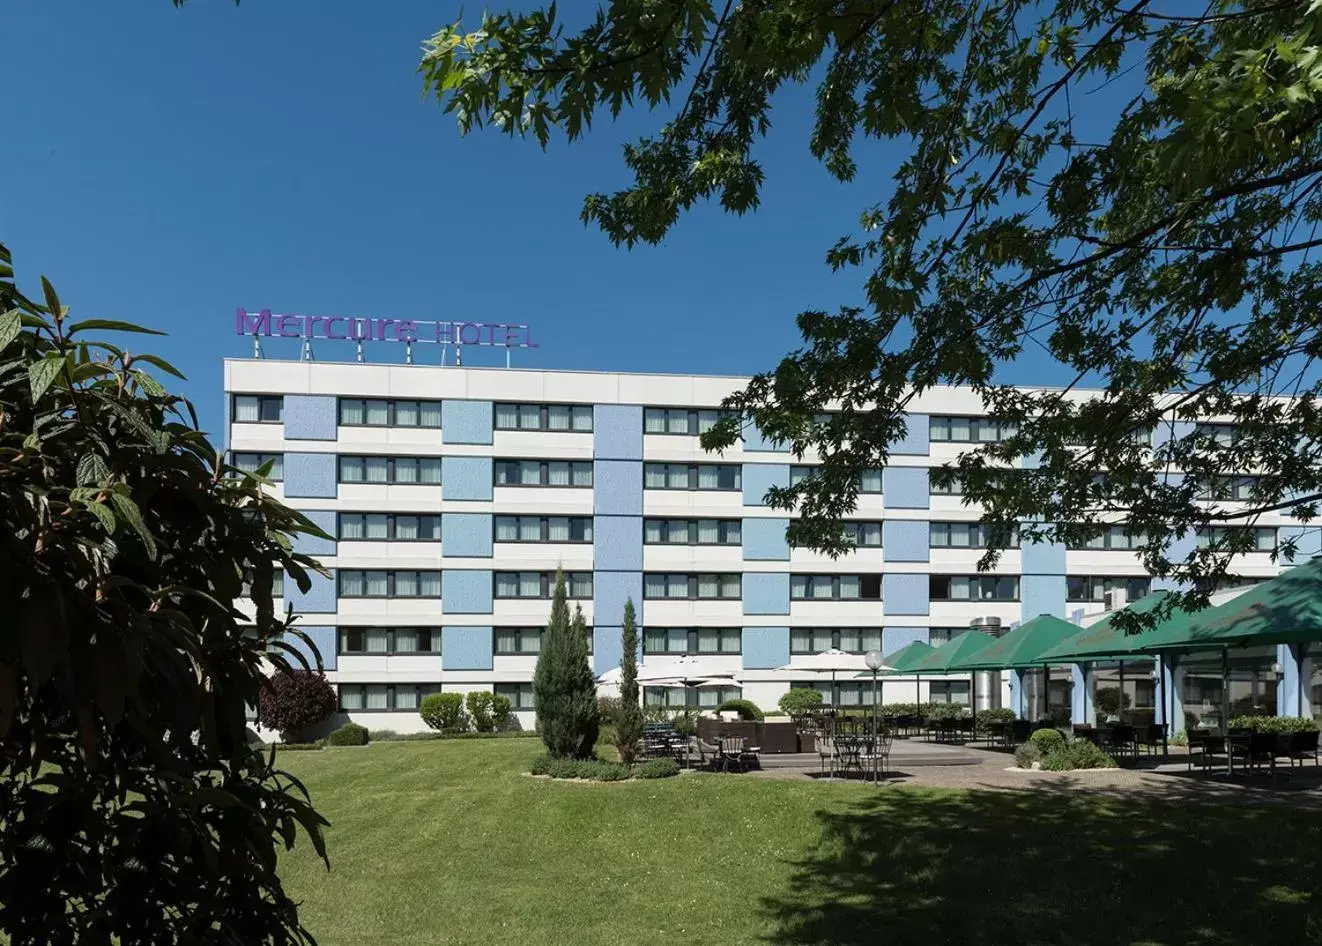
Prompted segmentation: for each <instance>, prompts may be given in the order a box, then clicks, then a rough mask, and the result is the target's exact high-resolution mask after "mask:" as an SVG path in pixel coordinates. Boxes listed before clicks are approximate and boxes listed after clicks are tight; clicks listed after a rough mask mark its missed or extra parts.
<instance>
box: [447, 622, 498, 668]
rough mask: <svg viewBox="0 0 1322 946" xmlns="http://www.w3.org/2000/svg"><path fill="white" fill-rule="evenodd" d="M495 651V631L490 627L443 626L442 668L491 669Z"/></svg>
mask: <svg viewBox="0 0 1322 946" xmlns="http://www.w3.org/2000/svg"><path fill="white" fill-rule="evenodd" d="M494 652H495V646H494V643H493V633H492V630H491V628H489V627H456V626H454V625H448V626H446V627H442V628H441V669H442V671H447V670H490V669H491V668H492V666H493V663H492V654H493V653H494Z"/></svg>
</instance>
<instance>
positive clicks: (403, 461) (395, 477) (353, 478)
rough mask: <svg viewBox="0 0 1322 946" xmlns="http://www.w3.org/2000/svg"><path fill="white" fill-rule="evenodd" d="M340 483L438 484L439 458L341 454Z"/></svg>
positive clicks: (439, 480)
mask: <svg viewBox="0 0 1322 946" xmlns="http://www.w3.org/2000/svg"><path fill="white" fill-rule="evenodd" d="M339 468H340V482H341V483H390V484H395V485H412V484H418V485H421V486H440V485H441V458H440V457H340V464H339Z"/></svg>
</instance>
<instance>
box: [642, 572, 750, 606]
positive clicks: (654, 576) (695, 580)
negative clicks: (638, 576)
mask: <svg viewBox="0 0 1322 946" xmlns="http://www.w3.org/2000/svg"><path fill="white" fill-rule="evenodd" d="M741 588H742V585H741V583H740V576H739V574H738V573H737V572H724V573H719V574H710V573H708V574H697V575H686V574H665V573H662V572H646V573H645V574H644V575H643V597H644V598H692V599H720V600H731V599H737V598H739V597H740V596H741V595H742V591H741Z"/></svg>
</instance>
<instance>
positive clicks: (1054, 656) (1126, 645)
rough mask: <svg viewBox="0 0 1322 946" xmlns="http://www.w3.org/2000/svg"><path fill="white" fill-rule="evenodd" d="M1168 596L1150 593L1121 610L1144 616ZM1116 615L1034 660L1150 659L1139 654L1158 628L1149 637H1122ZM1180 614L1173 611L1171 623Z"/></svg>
mask: <svg viewBox="0 0 1322 946" xmlns="http://www.w3.org/2000/svg"><path fill="white" fill-rule="evenodd" d="M1168 594H1169V592H1166V591H1154V592H1153V593H1152V594H1150V595H1144V596H1143V597H1142V598H1139V599H1138V600H1137V601H1135V602H1134V603H1133V604H1131V605H1129V606H1128V607H1126V608H1124V609H1123V610H1124V611H1128V612H1130V613H1132V614H1144V613H1146V612H1148V611H1151V610H1152V609H1154V608H1155V607H1157V606H1158V605H1159V604H1161V603H1162V601H1164V600H1165V599H1166V597H1167V595H1168ZM1119 613H1121V612H1120V611H1116V612H1113V613H1112V614H1109V615H1107V616H1106V617H1105V618H1103V619H1102V620H1100V621H1098V622H1097V623H1096V624H1094V625H1092V626H1091V627H1088V628H1085V629H1084V630H1082V631H1080V632H1078V633H1077V634H1075V635H1074V636H1073V637H1071V638H1069V639H1068V640H1065V641H1062V642H1061V643H1059V644H1057V645H1056V646H1055V647H1050V648H1048V649H1047V650H1045V651H1043V652H1042V653H1040V654H1038V661H1039V662H1049V663H1076V662H1078V661H1081V660H1108V659H1109V660H1132V659H1134V658H1135V657H1141V656H1151V655H1144V654H1143V651H1142V646H1143V644H1144V643H1145V642H1146V640H1151V639H1153V638H1154V636H1155V634H1156V633H1157V632H1158V631H1159V630H1160V629H1161V626H1160V625H1159V626H1158V627H1157V628H1154V629H1153V631H1152V632H1151V633H1149V634H1126V633H1125V632H1124V631H1123V630H1121V629H1120V628H1118V627H1116V626H1115V624H1114V619H1115V615H1116V614H1119ZM1182 614H1183V612H1177V615H1173V616H1172V618H1171V619H1170V620H1175V619H1177V617H1178V615H1182Z"/></svg>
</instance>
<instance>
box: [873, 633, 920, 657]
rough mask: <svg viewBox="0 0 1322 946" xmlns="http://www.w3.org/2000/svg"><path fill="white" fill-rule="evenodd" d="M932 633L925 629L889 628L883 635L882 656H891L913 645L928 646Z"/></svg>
mask: <svg viewBox="0 0 1322 946" xmlns="http://www.w3.org/2000/svg"><path fill="white" fill-rule="evenodd" d="M931 636H932V634H931V632H930V631H929V630H928V629H927V628H925V627H888V628H885V629H884V630H883V631H882V634H881V653H882V656H889V655H890V654H893V653H895V652H896V651H897V650H899V649H900V648H901V647H908V646H909V645H910V644H913V643H922V644H926V643H927V640H928V638H929V637H931Z"/></svg>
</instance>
